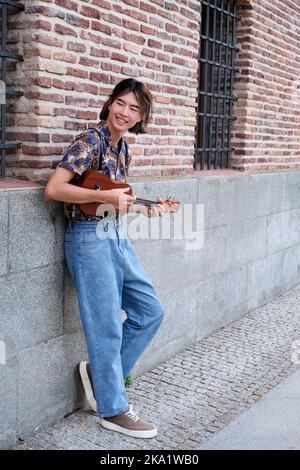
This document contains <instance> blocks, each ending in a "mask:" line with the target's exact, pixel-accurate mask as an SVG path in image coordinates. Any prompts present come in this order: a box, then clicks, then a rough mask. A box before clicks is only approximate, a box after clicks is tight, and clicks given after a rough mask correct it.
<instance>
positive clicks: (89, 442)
mask: <svg viewBox="0 0 300 470" xmlns="http://www.w3.org/2000/svg"><path fill="white" fill-rule="evenodd" d="M297 340H300V284H299V285H298V286H296V287H294V288H292V289H289V290H288V291H286V292H285V293H284V294H282V295H281V296H279V297H277V298H276V299H274V300H272V301H271V302H268V303H267V304H265V305H263V306H261V307H259V308H257V309H255V310H254V311H252V312H251V313H249V314H247V315H245V316H244V317H243V318H242V319H240V320H237V321H235V322H234V323H232V324H231V325H229V326H227V327H224V328H221V329H220V330H218V331H216V332H215V333H213V334H212V335H210V336H209V337H208V338H206V339H204V340H202V341H200V342H199V343H197V344H195V345H194V346H193V347H191V348H188V349H185V350H183V351H182V352H180V353H179V354H177V355H176V356H175V357H173V358H171V359H169V360H167V361H165V362H164V363H162V364H160V365H159V366H158V367H155V368H154V369H152V370H151V371H149V372H148V373H146V374H144V375H141V376H140V377H138V379H137V381H136V382H135V384H134V385H133V386H131V387H130V388H129V389H128V394H129V400H130V402H131V403H133V404H134V408H135V409H136V410H137V411H138V412H139V413H140V415H141V416H142V417H143V418H145V419H149V420H152V421H154V422H155V423H157V425H158V430H159V432H158V436H157V437H156V438H154V439H147V440H146V439H133V438H130V437H127V436H123V435H121V434H118V433H114V432H111V431H107V430H104V429H103V428H101V427H100V425H99V418H98V417H97V416H96V415H94V414H91V413H89V412H87V411H77V412H75V413H73V414H71V415H69V416H68V417H66V418H65V419H63V420H61V421H59V422H58V423H56V424H55V425H53V426H47V427H46V428H45V429H44V430H43V431H40V432H38V433H37V434H35V435H34V436H32V438H30V440H27V441H25V442H20V443H18V445H16V446H15V449H96V450H115V449H117V450H122V449H124V450H131V449H147V450H151V449H157V450H171V449H175V450H177V449H178V450H179V449H184V450H192V449H197V448H199V446H200V444H202V443H204V442H205V441H206V440H207V439H209V438H211V437H212V435H213V434H214V433H216V432H217V431H219V430H220V429H221V428H223V427H225V426H226V425H227V424H229V423H230V422H231V421H233V420H234V419H235V418H236V417H238V416H239V415H240V414H241V413H242V412H244V411H245V410H246V409H248V408H250V407H251V406H252V405H253V404H255V403H257V402H258V401H259V400H260V399H261V398H262V397H263V396H264V395H265V394H266V393H267V392H268V391H269V390H271V389H272V388H274V387H275V386H276V385H277V384H278V383H280V382H281V381H282V380H283V379H284V378H286V377H287V376H289V375H290V374H291V373H292V372H294V371H296V370H297V368H298V367H299V364H298V363H297V362H298V360H297V359H298V358H297V354H296V353H295V350H294V349H293V343H294V342H295V341H297ZM295 344H297V343H294V346H295ZM295 358H296V359H295ZM292 359H293V360H292ZM299 362H300V354H299Z"/></svg>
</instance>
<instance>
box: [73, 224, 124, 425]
mask: <svg viewBox="0 0 300 470" xmlns="http://www.w3.org/2000/svg"><path fill="white" fill-rule="evenodd" d="M100 228H101V227H100ZM65 254H66V260H67V263H68V266H69V269H70V271H71V273H72V276H74V282H75V286H76V291H77V296H78V302H79V309H80V316H81V321H82V325H83V330H84V333H85V338H86V342H87V347H88V354H89V360H90V365H91V370H92V376H93V387H94V391H95V395H96V401H97V411H98V414H99V415H100V416H115V415H119V414H121V413H122V412H124V411H126V410H128V401H127V395H126V391H125V386H124V380H123V369H122V363H121V356H120V348H121V344H122V318H121V296H122V283H123V270H122V257H121V255H120V251H119V250H118V244H117V240H114V239H111V238H103V239H99V238H98V237H97V235H96V227H95V226H94V227H92V226H91V225H89V224H85V225H80V226H79V224H75V226H74V229H72V230H69V231H67V232H66V236H65Z"/></svg>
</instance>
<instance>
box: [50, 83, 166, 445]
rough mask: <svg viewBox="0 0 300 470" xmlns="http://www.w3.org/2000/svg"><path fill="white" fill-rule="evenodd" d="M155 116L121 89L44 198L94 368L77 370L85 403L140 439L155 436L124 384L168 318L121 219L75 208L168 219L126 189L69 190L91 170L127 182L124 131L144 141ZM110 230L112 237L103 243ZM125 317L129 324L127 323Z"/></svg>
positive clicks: (140, 89)
mask: <svg viewBox="0 0 300 470" xmlns="http://www.w3.org/2000/svg"><path fill="white" fill-rule="evenodd" d="M151 113H152V96H151V94H150V91H149V90H148V89H147V88H146V86H145V85H144V84H143V83H141V82H138V81H136V80H134V79H126V80H123V81H121V82H120V83H118V85H117V86H116V87H115V88H114V90H113V92H112V94H111V95H110V97H109V99H108V100H107V101H106V103H105V104H104V106H103V109H102V111H101V113H100V119H101V120H100V122H99V124H98V126H97V127H96V128H91V129H87V130H85V131H84V132H82V133H81V134H80V135H78V136H77V137H76V138H75V140H74V141H73V142H72V143H71V145H70V146H69V148H68V149H67V152H66V154H65V155H64V156H63V158H62V160H61V161H60V162H59V164H58V166H57V168H56V170H55V172H54V173H53V175H52V176H51V178H50V179H49V181H48V183H47V186H46V188H45V191H44V194H45V197H46V198H47V199H54V200H58V201H64V203H65V204H64V211H65V215H66V218H67V221H68V225H67V227H66V231H65V241H64V243H65V256H66V261H67V265H68V268H69V271H70V273H71V276H72V278H73V281H74V284H75V287H76V292H77V296H78V303H79V309H80V317H81V321H82V325H83V330H84V334H85V338H86V342H87V347H88V355H89V362H90V368H89V364H87V363H81V364H80V375H81V377H82V379H83V383H84V388H85V391H86V393H87V397H88V400H89V402H90V404H91V406H92V408H94V410H96V409H97V413H98V414H99V416H100V422H101V424H102V426H103V427H105V428H107V429H111V430H115V431H119V432H121V433H123V434H127V435H129V436H132V437H139V438H150V437H154V436H155V435H156V434H157V429H156V426H155V425H154V424H152V423H148V422H146V421H143V420H141V419H140V418H139V417H138V415H137V414H136V413H135V412H134V411H133V409H132V405H129V404H128V400H127V395H126V391H125V385H124V380H125V379H126V377H127V375H128V373H129V372H130V371H131V370H132V368H133V366H134V365H135V363H136V362H137V360H138V358H139V357H140V355H141V354H142V352H143V351H144V349H145V348H146V346H147V345H148V344H149V342H150V341H151V340H152V338H153V337H154V335H155V333H156V332H157V330H158V328H159V326H160V324H161V322H162V319H163V315H164V310H163V307H162V305H161V303H160V300H159V298H158V296H157V293H156V291H155V289H154V287H153V284H152V282H151V281H150V280H149V278H148V276H147V274H146V273H145V271H144V269H143V266H142V264H141V262H140V261H139V259H138V257H137V254H136V252H135V250H134V248H133V247H132V245H131V243H130V241H129V240H128V238H127V237H124V234H122V232H120V230H121V224H120V217H107V218H105V217H104V218H103V217H102V218H100V217H88V216H86V215H85V214H84V213H83V212H82V211H81V210H80V209H79V207H78V206H77V205H75V204H79V203H86V202H102V203H107V204H112V206H114V207H115V208H117V207H118V206H119V198H120V196H122V201H123V208H125V209H124V211H125V212H126V210H129V208H130V211H131V210H132V209H136V210H138V212H142V213H143V214H144V215H146V216H148V217H152V216H161V215H163V214H164V208H163V206H162V205H157V206H155V208H152V209H149V208H146V207H145V206H140V205H137V204H135V205H134V206H133V204H134V202H135V200H136V197H135V196H134V195H132V196H130V195H127V194H126V191H127V189H112V190H100V191H96V190H92V189H85V188H81V187H79V186H76V185H74V184H70V182H71V180H73V181H72V183H73V182H76V179H78V178H79V177H80V175H82V174H83V173H84V172H85V171H87V170H88V169H98V170H101V169H102V171H103V172H104V174H106V175H107V176H109V177H110V178H111V179H116V180H123V181H124V180H125V181H126V180H127V173H128V168H129V164H130V161H131V155H130V153H129V149H128V145H127V143H126V142H125V140H124V139H123V136H124V134H125V133H126V131H129V132H132V133H134V134H139V133H145V128H146V126H147V124H148V122H149V121H150V118H151ZM101 161H102V164H101V163H100V162H101ZM100 164H101V168H100ZM96 228H97V232H96ZM108 230H109V236H101V233H102V232H103V231H106V232H107V231H108ZM99 234H100V236H99ZM103 235H104V233H103ZM121 235H122V236H121ZM121 309H123V310H125V312H126V316H127V318H126V320H125V321H124V322H123V323H122V317H121Z"/></svg>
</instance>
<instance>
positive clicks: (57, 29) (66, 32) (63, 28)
mask: <svg viewBox="0 0 300 470" xmlns="http://www.w3.org/2000/svg"><path fill="white" fill-rule="evenodd" d="M54 31H55V32H56V33H59V34H63V35H64V36H65V35H69V36H74V37H77V33H76V31H74V30H73V29H71V28H68V27H67V26H64V25H62V24H56V25H55V26H54Z"/></svg>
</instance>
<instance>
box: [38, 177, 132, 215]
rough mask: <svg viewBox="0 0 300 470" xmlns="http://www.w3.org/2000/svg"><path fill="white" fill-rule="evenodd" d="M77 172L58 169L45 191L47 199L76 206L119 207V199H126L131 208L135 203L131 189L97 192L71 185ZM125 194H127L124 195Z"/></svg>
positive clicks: (126, 203)
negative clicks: (86, 204) (130, 194)
mask: <svg viewBox="0 0 300 470" xmlns="http://www.w3.org/2000/svg"><path fill="white" fill-rule="evenodd" d="M74 175H75V172H73V171H70V170H67V169H66V168H56V170H55V171H54V173H53V174H52V175H51V177H50V179H49V181H48V183H47V185H46V187H45V189H44V196H45V198H46V199H54V200H56V201H63V202H70V203H74V204H83V203H85V202H103V203H106V204H113V205H114V207H116V208H117V207H118V206H119V197H120V196H121V195H122V197H125V200H126V201H125V203H124V204H125V205H127V207H129V206H131V205H132V204H133V202H134V201H135V199H136V197H135V196H129V195H127V194H126V191H128V190H129V188H120V189H111V190H107V191H103V190H101V191H97V190H95V189H86V188H81V187H79V186H75V185H73V184H70V183H69V181H71V179H72V178H73V177H74ZM124 193H125V194H124Z"/></svg>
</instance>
